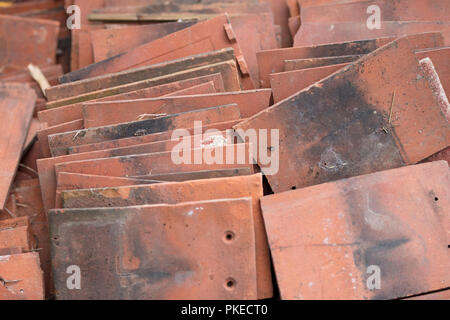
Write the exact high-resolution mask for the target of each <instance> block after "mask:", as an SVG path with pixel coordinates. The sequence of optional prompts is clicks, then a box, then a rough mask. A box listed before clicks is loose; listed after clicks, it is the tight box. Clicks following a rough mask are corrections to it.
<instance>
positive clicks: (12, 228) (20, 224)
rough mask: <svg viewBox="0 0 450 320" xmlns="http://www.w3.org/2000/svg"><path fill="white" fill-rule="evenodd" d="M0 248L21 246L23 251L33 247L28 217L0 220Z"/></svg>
mask: <svg viewBox="0 0 450 320" xmlns="http://www.w3.org/2000/svg"><path fill="white" fill-rule="evenodd" d="M0 248H1V249H8V248H22V250H23V251H31V250H33V249H34V241H33V237H32V234H31V230H30V220H29V218H28V217H22V218H16V219H9V220H0ZM0 276H1V273H0Z"/></svg>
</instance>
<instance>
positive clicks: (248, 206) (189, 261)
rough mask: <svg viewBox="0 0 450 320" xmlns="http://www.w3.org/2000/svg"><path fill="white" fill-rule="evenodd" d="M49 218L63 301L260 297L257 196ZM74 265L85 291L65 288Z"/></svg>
mask: <svg viewBox="0 0 450 320" xmlns="http://www.w3.org/2000/svg"><path fill="white" fill-rule="evenodd" d="M49 218H50V226H51V238H52V249H53V252H54V255H53V270H54V272H55V287H56V293H57V296H56V298H57V299H161V300H162V299H256V298H257V283H256V263H255V261H256V259H255V237H254V228H253V220H252V200H251V198H243V199H225V200H213V201H206V202H192V203H183V204H178V205H155V206H143V207H128V208H104V209H80V210H60V211H52V212H50V216H49ZM100 221H102V222H101V223H99V222H100ZM205 230H206V231H205ZM155 239H158V241H154V240H155ZM74 245H76V246H77V247H78V248H86V250H83V249H82V250H73V246H74ZM88 248H89V249H88ZM199 248H201V250H199ZM68 264H69V265H76V266H78V267H79V268H80V270H81V275H82V278H81V283H82V288H83V290H69V289H67V286H66V282H67V273H66V268H67V266H68Z"/></svg>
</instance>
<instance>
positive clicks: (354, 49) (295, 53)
mask: <svg viewBox="0 0 450 320" xmlns="http://www.w3.org/2000/svg"><path fill="white" fill-rule="evenodd" d="M392 40H394V39H393V38H383V39H372V40H364V41H353V42H346V43H333V44H328V45H322V46H310V47H300V48H284V49H276V50H265V51H261V52H257V53H256V57H257V59H258V66H259V78H260V82H261V87H263V88H269V87H270V82H269V75H270V74H271V73H277V72H283V71H284V61H285V60H289V59H306V58H319V57H330V56H343V55H355V54H367V53H370V52H372V51H374V50H376V49H377V48H379V47H382V46H384V45H385V44H387V43H389V42H391V41H392ZM442 44H443V40H442V39H440V41H437V43H436V45H435V46H442ZM435 46H433V47H435Z"/></svg>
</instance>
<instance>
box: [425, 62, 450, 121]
mask: <svg viewBox="0 0 450 320" xmlns="http://www.w3.org/2000/svg"><path fill="white" fill-rule="evenodd" d="M419 63H420V66H421V67H422V71H423V73H424V75H425V77H426V78H427V79H428V81H429V83H430V87H431V89H432V90H433V93H434V95H435V97H436V99H437V101H438V104H439V107H440V108H441V112H442V113H443V114H444V116H445V117H446V119H447V122H450V103H449V101H448V98H447V95H446V93H445V91H444V87H443V86H442V84H441V81H440V79H439V75H438V73H437V72H436V69H435V67H434V64H433V62H432V61H431V59H430V58H424V59H422V60H420V61H419Z"/></svg>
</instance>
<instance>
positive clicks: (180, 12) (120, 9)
mask: <svg viewBox="0 0 450 320" xmlns="http://www.w3.org/2000/svg"><path fill="white" fill-rule="evenodd" d="M225 12H226V13H228V14H229V15H230V16H235V15H241V14H247V13H257V14H261V13H265V12H270V6H269V4H268V3H266V2H260V1H258V0H247V1H245V2H235V1H225V2H216V1H209V2H205V3H203V2H197V3H192V2H191V3H189V1H184V2H180V1H178V2H177V3H169V2H166V3H157V2H156V3H155V2H150V3H148V2H146V3H145V2H144V3H139V4H138V5H130V4H129V3H127V6H124V5H123V3H121V4H119V5H118V6H114V7H105V8H101V9H97V10H95V11H94V12H93V13H92V14H91V15H90V17H89V18H90V19H91V20H92V21H96V22H107V21H110V20H114V21H120V22H134V21H136V20H138V21H142V22H150V23H151V22H165V21H191V20H197V21H202V20H206V19H211V18H214V17H216V16H217V15H219V14H223V13H225Z"/></svg>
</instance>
